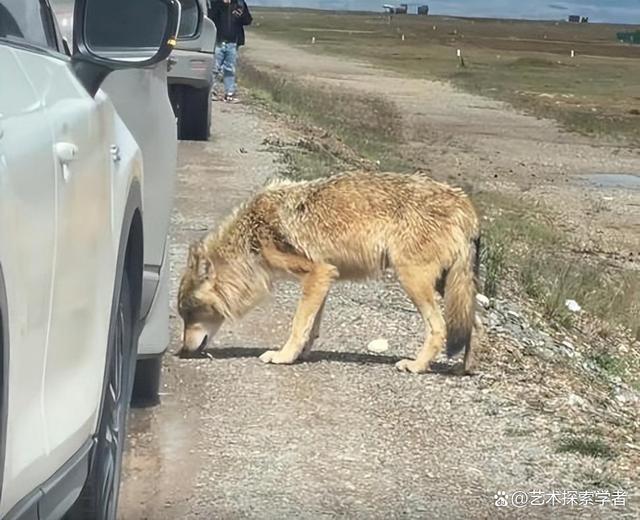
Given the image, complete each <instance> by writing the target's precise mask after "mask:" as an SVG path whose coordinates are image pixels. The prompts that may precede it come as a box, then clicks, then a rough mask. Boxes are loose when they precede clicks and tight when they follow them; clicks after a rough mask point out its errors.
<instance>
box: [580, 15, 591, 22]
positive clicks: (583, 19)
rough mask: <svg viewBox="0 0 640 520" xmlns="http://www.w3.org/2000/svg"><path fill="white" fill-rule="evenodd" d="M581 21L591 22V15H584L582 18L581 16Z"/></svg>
mask: <svg viewBox="0 0 640 520" xmlns="http://www.w3.org/2000/svg"><path fill="white" fill-rule="evenodd" d="M580 23H589V17H588V16H583V17H582V18H580Z"/></svg>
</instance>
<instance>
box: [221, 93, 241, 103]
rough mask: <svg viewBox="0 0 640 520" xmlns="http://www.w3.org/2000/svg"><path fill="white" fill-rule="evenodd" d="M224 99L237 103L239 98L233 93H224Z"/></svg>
mask: <svg viewBox="0 0 640 520" xmlns="http://www.w3.org/2000/svg"><path fill="white" fill-rule="evenodd" d="M224 100H225V101H226V102H227V103H238V102H239V99H238V98H237V97H236V95H235V94H225V96H224Z"/></svg>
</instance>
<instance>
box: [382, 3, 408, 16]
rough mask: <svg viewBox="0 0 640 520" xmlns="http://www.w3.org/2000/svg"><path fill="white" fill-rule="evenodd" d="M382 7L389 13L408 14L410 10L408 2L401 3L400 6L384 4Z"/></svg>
mask: <svg viewBox="0 0 640 520" xmlns="http://www.w3.org/2000/svg"><path fill="white" fill-rule="evenodd" d="M382 8H383V9H384V10H385V11H386V12H387V13H389V14H407V12H408V11H409V5H408V4H400V5H398V6H395V5H391V4H383V5H382Z"/></svg>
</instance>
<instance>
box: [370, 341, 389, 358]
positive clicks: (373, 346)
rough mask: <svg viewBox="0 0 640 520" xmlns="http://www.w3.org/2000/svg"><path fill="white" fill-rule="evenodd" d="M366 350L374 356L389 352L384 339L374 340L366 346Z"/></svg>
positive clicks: (387, 343)
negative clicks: (374, 354)
mask: <svg viewBox="0 0 640 520" xmlns="http://www.w3.org/2000/svg"><path fill="white" fill-rule="evenodd" d="M367 350H368V351H369V352H375V353H376V354H380V353H382V352H386V351H387V350H389V342H388V341H387V340H386V339H384V338H378V339H374V340H373V341H372V342H370V343H369V344H368V345H367Z"/></svg>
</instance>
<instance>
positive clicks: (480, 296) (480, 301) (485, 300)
mask: <svg viewBox="0 0 640 520" xmlns="http://www.w3.org/2000/svg"><path fill="white" fill-rule="evenodd" d="M476 301H477V302H478V304H480V305H482V306H483V307H484V308H485V309H488V308H489V304H490V303H491V302H490V301H489V298H487V297H486V296H485V295H484V294H479V293H478V294H476Z"/></svg>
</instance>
